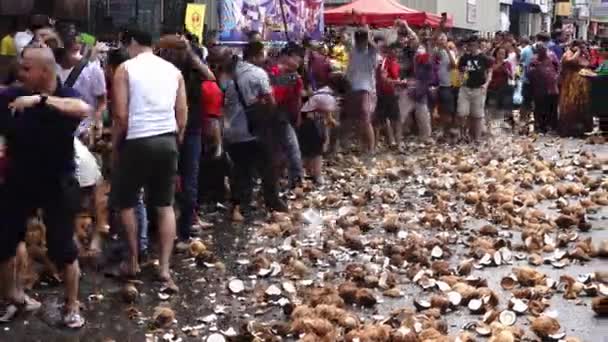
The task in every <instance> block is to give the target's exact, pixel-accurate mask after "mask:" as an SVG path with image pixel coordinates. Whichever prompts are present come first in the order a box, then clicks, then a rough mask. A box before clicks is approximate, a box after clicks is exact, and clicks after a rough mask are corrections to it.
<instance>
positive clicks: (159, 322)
mask: <svg viewBox="0 0 608 342" xmlns="http://www.w3.org/2000/svg"><path fill="white" fill-rule="evenodd" d="M152 318H153V319H154V324H155V325H156V326H157V327H159V328H168V327H169V326H171V325H172V324H173V321H174V320H175V312H173V310H171V308H168V307H165V306H157V307H156V308H154V314H153V315H152Z"/></svg>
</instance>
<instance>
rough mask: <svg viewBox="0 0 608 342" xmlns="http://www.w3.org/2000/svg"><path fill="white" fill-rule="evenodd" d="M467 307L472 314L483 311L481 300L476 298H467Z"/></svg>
mask: <svg viewBox="0 0 608 342" xmlns="http://www.w3.org/2000/svg"><path fill="white" fill-rule="evenodd" d="M467 307H468V308H469V310H470V311H471V313H473V314H482V313H484V311H485V307H484V305H483V301H482V300H481V299H477V298H475V299H471V300H469V303H468V304H467Z"/></svg>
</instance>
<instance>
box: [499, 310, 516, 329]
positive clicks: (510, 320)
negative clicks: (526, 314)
mask: <svg viewBox="0 0 608 342" xmlns="http://www.w3.org/2000/svg"><path fill="white" fill-rule="evenodd" d="M498 320H499V321H500V323H501V324H502V325H504V326H507V327H510V326H512V325H513V324H515V321H516V320H517V315H515V312H513V311H511V310H503V311H502V312H501V313H500V315H499V316H498Z"/></svg>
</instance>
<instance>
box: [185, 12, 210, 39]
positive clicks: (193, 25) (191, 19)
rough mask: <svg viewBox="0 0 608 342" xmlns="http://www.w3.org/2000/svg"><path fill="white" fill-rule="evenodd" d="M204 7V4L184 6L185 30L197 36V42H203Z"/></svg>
mask: <svg viewBox="0 0 608 342" xmlns="http://www.w3.org/2000/svg"><path fill="white" fill-rule="evenodd" d="M205 8H206V6H205V5H203V4H188V6H187V7H186V18H185V19H184V24H185V26H186V30H188V32H190V33H192V34H193V35H195V36H197V37H198V41H199V43H202V42H203V26H204V23H205Z"/></svg>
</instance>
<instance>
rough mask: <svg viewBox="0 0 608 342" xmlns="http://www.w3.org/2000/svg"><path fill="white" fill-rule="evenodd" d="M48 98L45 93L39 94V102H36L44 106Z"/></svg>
mask: <svg viewBox="0 0 608 342" xmlns="http://www.w3.org/2000/svg"><path fill="white" fill-rule="evenodd" d="M48 99H49V97H48V96H47V95H40V102H38V104H39V105H40V106H46V101H47V100H48Z"/></svg>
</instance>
